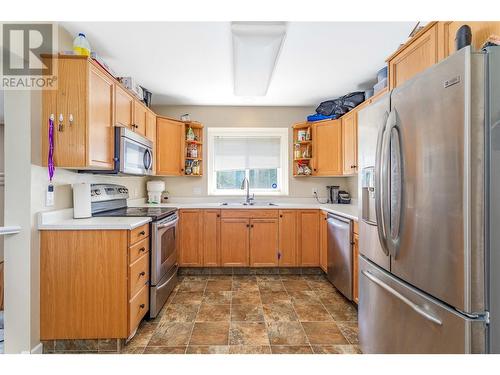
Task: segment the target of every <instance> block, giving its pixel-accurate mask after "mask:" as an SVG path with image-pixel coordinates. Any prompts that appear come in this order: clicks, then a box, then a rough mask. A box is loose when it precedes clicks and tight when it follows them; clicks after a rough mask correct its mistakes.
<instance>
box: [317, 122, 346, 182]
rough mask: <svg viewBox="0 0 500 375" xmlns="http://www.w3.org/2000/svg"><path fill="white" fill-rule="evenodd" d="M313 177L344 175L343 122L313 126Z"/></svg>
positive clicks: (320, 123) (321, 123) (319, 123)
mask: <svg viewBox="0 0 500 375" xmlns="http://www.w3.org/2000/svg"><path fill="white" fill-rule="evenodd" d="M312 129H313V175H315V176H338V175H341V174H342V121H341V120H329V121H322V122H318V123H315V124H313V127H312Z"/></svg>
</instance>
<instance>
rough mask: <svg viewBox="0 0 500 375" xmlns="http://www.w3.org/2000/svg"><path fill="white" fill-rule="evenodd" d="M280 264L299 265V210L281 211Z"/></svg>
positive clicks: (287, 265)
mask: <svg viewBox="0 0 500 375" xmlns="http://www.w3.org/2000/svg"><path fill="white" fill-rule="evenodd" d="M278 232H279V244H278V249H279V253H280V259H279V265H280V266H282V267H295V266H297V211H296V210H280V211H279V230H278Z"/></svg>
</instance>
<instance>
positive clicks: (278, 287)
mask: <svg viewBox="0 0 500 375" xmlns="http://www.w3.org/2000/svg"><path fill="white" fill-rule="evenodd" d="M257 284H258V286H259V290H260V291H261V292H284V291H285V287H284V286H283V283H282V282H281V280H276V281H258V282H257Z"/></svg>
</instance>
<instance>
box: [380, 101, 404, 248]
mask: <svg viewBox="0 0 500 375" xmlns="http://www.w3.org/2000/svg"><path fill="white" fill-rule="evenodd" d="M393 135H395V137H393ZM393 151H394V152H393ZM382 154H383V155H384V159H383V164H382V166H381V169H382V172H381V179H382V183H381V185H382V186H384V188H383V189H382V199H381V201H382V222H383V223H384V228H385V231H386V236H385V238H386V245H387V247H388V249H389V253H390V254H391V255H392V256H393V257H394V258H396V255H397V252H398V250H399V243H400V240H399V233H400V222H401V209H402V194H403V192H402V187H403V185H402V182H403V173H402V172H403V166H402V156H401V135H400V131H399V127H398V123H397V112H396V110H395V109H394V110H392V111H391V113H390V114H389V117H388V118H387V125H386V129H385V133H384V140H383V142H382ZM393 155H395V156H394V159H393V158H392V156H393ZM387 234H389V235H387Z"/></svg>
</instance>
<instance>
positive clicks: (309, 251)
mask: <svg viewBox="0 0 500 375" xmlns="http://www.w3.org/2000/svg"><path fill="white" fill-rule="evenodd" d="M297 230H298V236H297V237H298V252H299V264H300V265H301V266H303V267H318V266H319V213H318V210H298V211H297Z"/></svg>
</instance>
